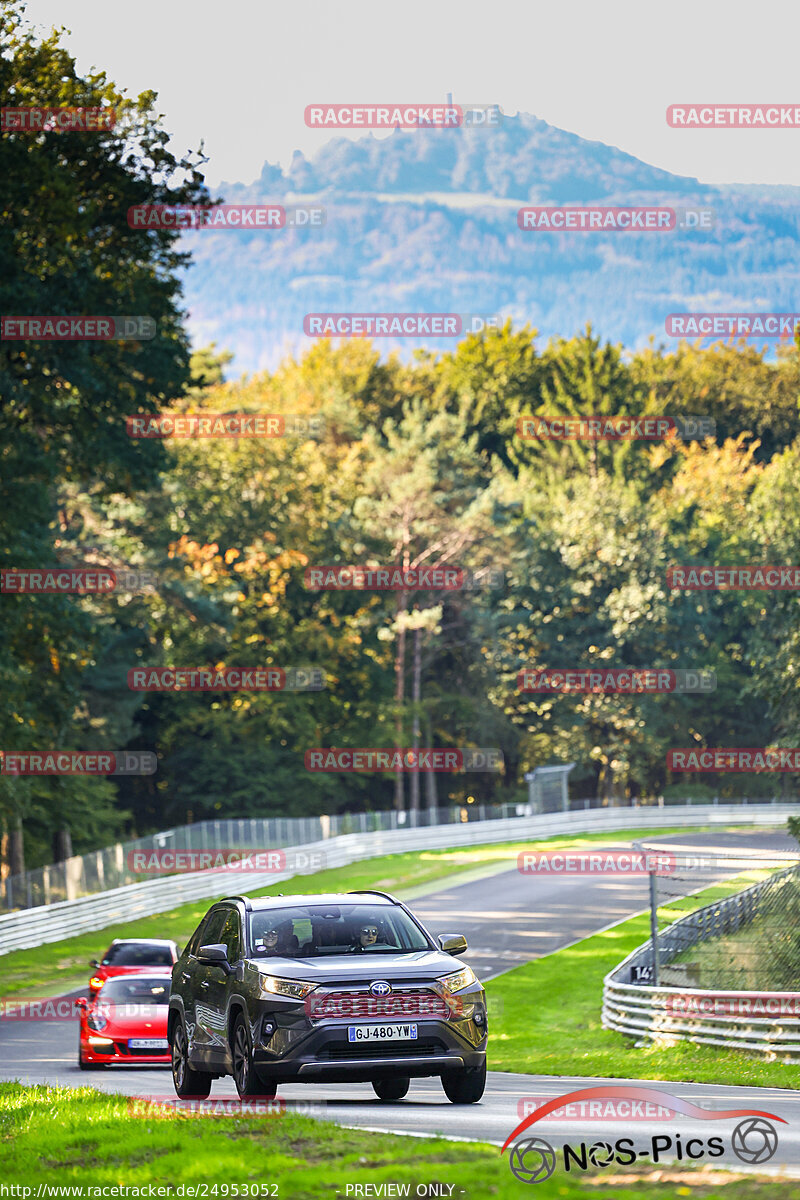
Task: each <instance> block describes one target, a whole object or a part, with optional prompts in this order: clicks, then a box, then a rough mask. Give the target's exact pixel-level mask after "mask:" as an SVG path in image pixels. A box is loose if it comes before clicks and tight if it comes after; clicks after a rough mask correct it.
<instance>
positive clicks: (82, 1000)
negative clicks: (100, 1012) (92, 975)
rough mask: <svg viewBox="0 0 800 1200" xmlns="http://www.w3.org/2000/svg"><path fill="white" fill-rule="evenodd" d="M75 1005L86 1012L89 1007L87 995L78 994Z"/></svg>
mask: <svg viewBox="0 0 800 1200" xmlns="http://www.w3.org/2000/svg"><path fill="white" fill-rule="evenodd" d="M75 1007H76V1008H80V1009H82V1010H83V1012H86V1009H87V1008H88V1007H89V1001H88V1000H87V999H86V997H85V996H78V998H77V1000H76V1001H75Z"/></svg>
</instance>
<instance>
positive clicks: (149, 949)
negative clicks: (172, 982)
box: [100, 942, 173, 967]
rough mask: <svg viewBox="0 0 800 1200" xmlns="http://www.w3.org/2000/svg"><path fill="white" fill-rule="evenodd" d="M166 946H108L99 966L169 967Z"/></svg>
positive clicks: (139, 944) (170, 961)
mask: <svg viewBox="0 0 800 1200" xmlns="http://www.w3.org/2000/svg"><path fill="white" fill-rule="evenodd" d="M172 961H173V960H172V954H171V952H170V949H169V947H168V946H148V945H147V944H144V943H142V942H121V943H120V944H119V945H118V946H110V947H109V949H108V953H107V954H106V956H105V958H104V959H103V961H102V963H101V964H100V965H101V966H103V967H171V966H172Z"/></svg>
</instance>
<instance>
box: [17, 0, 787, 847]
mask: <svg viewBox="0 0 800 1200" xmlns="http://www.w3.org/2000/svg"><path fill="white" fill-rule="evenodd" d="M0 14H2V16H0V35H2V43H3V48H4V49H3V54H2V56H0V102H1V103H2V104H4V105H5V104H9V103H15V104H25V103H28V104H31V103H40V104H41V103H49V104H60V105H85V106H99V105H101V104H102V105H111V106H113V107H114V108H116V110H117V112H118V113H119V114H120V115H121V117H122V118H124V119H122V120H120V121H118V125H117V126H116V127H115V129H114V130H110V131H107V132H103V133H98V134H95V135H93V136H92V137H91V138H88V137H80V136H78V135H75V134H66V135H62V134H57V135H54V136H49V137H48V136H45V137H39V138H31V137H30V135H24V134H21V135H8V134H6V135H4V137H3V140H2V144H1V147H0V154H1V155H2V159H3V164H2V167H3V169H2V170H0V199H1V200H2V203H0V226H1V227H2V232H3V235H4V236H3V238H2V239H0V293H1V296H0V310H2V312H3V313H9V314H12V313H13V314H45V313H47V314H54V313H75V312H80V313H98V314H105V313H112V314H115V313H120V314H122V313H124V314H128V313H135V314H147V315H149V316H150V317H152V318H154V319H155V321H156V325H157V330H158V332H157V336H156V337H155V338H153V339H152V340H150V341H142V342H108V343H96V344H93V343H89V342H4V343H2V344H0V397H1V402H0V476H1V481H0V567H2V568H25V567H36V566H52V565H54V564H56V563H59V564H65V565H71V566H80V565H83V564H90V563H92V564H97V565H99V564H103V565H106V566H110V567H112V568H113V567H114V566H117V567H121V566H125V567H134V568H147V569H148V570H151V571H153V572H154V573H155V577H156V580H157V586H156V588H155V590H153V591H151V592H142V593H130V594H126V593H120V594H116V593H115V594H112V595H108V596H76V595H40V596H25V595H22V596H20V595H9V594H5V595H2V596H0V677H1V678H2V695H1V698H0V750H5V751H10V750H32V749H51V748H63V749H73V750H83V749H87V750H88V749H101V748H108V749H118V750H119V749H124V748H131V749H147V750H155V751H156V752H157V754H158V763H159V765H158V771H157V773H156V774H155V775H153V776H140V777H131V778H129V779H121V780H111V779H105V778H92V777H82V776H74V777H47V778H45V777H18V778H12V777H10V776H8V775H4V774H0V824H1V825H2V857H3V860H4V862H5V863H6V865H7V866H9V865H10V867H11V869H13V870H16V869H20V867H21V865H22V863H23V855H24V862H25V865H27V866H32V865H37V864H38V863H40V862H46V861H50V860H52V858H53V856H54V854H55V855H58V854H59V852H60V849H61V850H63V847H64V845H65V844H67V842H66V835H67V831H68V832H69V835H70V838H71V844H72V847H73V848H74V850H75V851H76V852H79V851H81V850H86V849H90V848H94V847H97V846H101V845H105V844H108V843H109V842H111V841H113V840H114V839H115V838H116V837H118V836H123V835H132V834H137V833H143V832H146V831H149V830H153V829H157V828H163V827H166V826H168V825H171V824H176V823H184V822H186V821H192V820H195V821H196V820H202V819H205V818H207V817H215V816H216V817H220V816H242V817H246V816H256V815H258V816H269V815H297V816H299V815H303V814H307V813H319V812H334V811H342V810H351V811H356V810H359V809H363V808H368V809H378V808H389V807H391V806H392V804H393V803H394V804H398V805H399V804H401V803H402V804H404V805H405V806H408V805H409V803H416V802H418V803H420V804H422V805H425V804H427V803H429V802H432V801H433V800H434V799H436V800H438V802H439V803H440V804H441V803H449V802H451V801H452V802H457V801H461V800H464V799H465V798H466V796H467V795H473V796H475V797H476V798H477V799H479V800H482V801H486V802H499V801H502V800H511V799H520V798H521V797H522V795H523V792H524V785H523V783H522V779H523V774H524V772H525V771H527V770H530V769H531V768H532V767H534V766H536V765H540V764H545V763H549V762H563V761H574V762H576V763H577V767H576V769H575V770H574V772H573V774H572V777H571V789H572V790H573V793H574V794H575V795H581V796H586V797H590V796H600V797H602V798H604V799H605V800H606V801H607V802H609V803H626V802H628V801H629V799H630V798H631V797H639V798H642V799H651V798H653V797H655V796H657V795H661V794H675V795H678V794H680V795H687V796H688V795H695V796H701V795H709V794H719V795H721V796H724V795H730V794H749V795H756V794H773V793H774V794H777V793H779V792H780V793H782V794H794V792H795V789H796V786H797V779H796V777H794V776H792V777H789V776H782V777H781V776H775V775H771V776H769V775H764V776H756V775H750V776H746V777H741V776H735V775H722V776H719V777H714V776H677V775H675V776H674V775H671V774H670V773H669V772H668V771H667V769H666V765H665V760H666V754H667V751H668V750H669V749H670V748H671V747H674V746H689V745H696V746H698V747H700V746H743V747H744V746H759V745H783V746H795V745H797V744H798V736H797V730H798V718H799V717H800V609H798V599H797V595H796V593H792V592H758V591H752V592H741V591H727V592H726V591H719V592H697V591H672V590H670V588H669V587H668V584H667V574H666V572H667V568H668V567H669V566H670V565H673V564H684V563H704V564H705V563H712V564H717V563H718V564H724V565H733V564H739V563H776V564H791V565H798V564H800V497H798V488H797V481H798V475H799V468H800V413H799V411H798V400H799V398H800V342H798V344H797V345H793V346H784V347H782V348H781V349H780V351H779V352H778V355H777V357H774V358H772V359H771V360H770V359H769V358H767V357H766V354H765V352H763V351H762V350H761V349H759V348H754V347H752V346H748V345H745V344H738V345H732V344H719V345H715V346H713V347H711V348H709V349H701V348H699V347H694V346H691V345H686V344H683V345H680V346H679V347H677V348H671V349H669V351H667V350H664V349H660V348H658V347H657V346H656V345H653V346H652V347H651V348H649V349H647V350H645V351H639V352H636V353H629V352H626V351H624V350H623V348H622V347H619V346H614V345H609V344H602V343H601V341H600V340H599V339H598V338H596V337H595V336H594V334H593V333H592V331H591V329H590V328H586V329H585V330H584V331H583V332H579V331H566V332H569V333H570V334H572V335H573V336H569V337H567V338H564V339H560V340H556V341H553V342H550V343H549V344H547V345H539V344H538V343H537V337H536V333H535V330H533V329H531V328H529V327H527V326H525V327H522V328H512V327H511V325H510V324H507V325H506V326H505V327H504V328H503V329H500V330H489V331H487V332H486V333H484V334H481V335H479V336H475V337H468V338H465V339H464V340H463V341H461V342H460V343H459V344H458V345H456V346H455V347H454V348H453V349H451V350H448V351H447V352H445V353H441V354H438V355H433V354H428V353H425V352H418V353H416V354H415V356H414V357H413V358H412V359H411V360H410V361H405V360H403V359H402V358H401V357H399V356H394V357H390V358H385V357H384V358H382V357H381V356H380V355H379V354H378V353H377V352H376V351H375V350H374V349H373V347H372V346H371V345H370V343H369V342H367V341H365V340H362V339H356V340H352V341H345V342H341V343H336V344H334V343H331V342H327V341H326V342H321V343H320V344H318V345H316V346H314V347H313V348H312V349H311V350H310V351H309V352H308V353H307V354H306V355H305V356H304V357H303V358H301V359H300V360H294V359H287V360H286V361H285V362H284V363H283V364H282V365H281V366H280V368H279V369H278V370H276V371H275V372H274V373H271V374H263V375H260V376H256V377H251V378H243V379H242V380H240V381H238V382H228V383H226V382H224V379H223V371H224V370H228V371H229V372H230V370H231V368H230V364H229V363H228V361H227V357H228V356H226V355H225V354H222V353H219V352H218V351H217V350H216V348H215V347H208V348H206V349H205V350H203V351H198V352H197V353H195V354H194V355H192V354H191V352H190V347H189V343H188V338H187V335H186V332H185V327H184V325H185V315H184V314H183V313H182V311H181V293H180V285H179V283H178V272H179V268H180V267H181V265H182V261H183V256H182V254H181V251H180V249H179V246H178V241H177V237H178V235H176V234H174V233H172V232H169V231H166V230H151V231H148V232H146V233H142V232H141V231H134V230H131V229H129V228H128V226H127V223H126V216H125V214H126V212H127V209H128V207H129V206H132V205H135V204H141V203H199V202H200V203H202V202H204V201H207V200H208V195H207V192H206V190H205V188H204V184H203V179H202V174H201V169H200V168H201V165H202V164H201V161H200V157H199V156H197V155H191V156H187V157H186V158H185V159H184V160H182V161H178V160H176V159H175V158H174V157H173V155H172V154H171V153H170V152H169V151H168V149H167V146H166V142H167V136H166V134H165V132H164V130H163V128H162V127H161V124H160V122H159V119H158V117H157V113H156V109H155V100H154V97H153V96H152V95H144V96H142V97H139V99H138V100H136V101H132V100H130V99H126V98H125V97H123V96H121V95H120V94H119V93H118V92H117V91H116V89H115V88H114V86H113V85H112V84H110V83H109V82H108V81H107V80H106V79H105V77H104V76H102V75H93V76H92V77H90V78H88V79H87V78H81V77H79V75H78V74H77V73H76V68H75V64H74V62H73V61H72V59H71V58H70V56H69V55H68V54H67V53H66V51H64V50H63V48H61V47H60V45H59V44H58V39H57V38H56V37H53V38H52V39H51V40H50V41H48V42H45V43H42V42H41V41H37V40H35V39H34V38H33V36H32V35H31V33H30V32H29V31H28V29H27V27H26V26H24V25H23V24H20V18H19V16H18V12H17V6H16V5H13V4H8V3H4V4H3V5H2V6H0ZM165 410H169V411H176V410H181V411H184V412H196V411H200V410H207V411H219V412H242V411H252V412H256V411H258V412H266V413H278V414H288V415H297V414H299V415H303V416H310V415H312V414H313V415H318V416H321V417H322V418H323V433H322V435H321V436H320V437H318V438H303V437H298V438H294V437H287V438H278V439H268V440H259V439H247V440H245V439H242V440H185V441H178V440H175V441H164V442H160V441H157V440H135V439H132V438H130V437H129V436H128V435H127V432H126V424H125V417H126V416H129V415H131V414H137V413H138V414H143V413H157V412H161V411H165ZM603 413H605V414H634V415H638V414H646V413H653V414H662V413H663V414H667V415H678V414H691V415H697V414H703V415H707V416H710V417H711V418H713V420H714V421H715V422H716V436H715V437H713V438H709V439H708V440H706V441H704V442H696V441H695V442H693V441H680V440H678V439H676V438H670V439H667V440H665V441H663V442H655V443H647V442H642V441H639V442H635V441H634V442H619V443H608V442H599V443H596V442H580V441H571V442H570V441H567V442H535V441H530V440H522V439H520V438H519V437H518V436H517V432H516V427H517V418H518V417H519V416H520V415H523V414H546V415H555V414H603ZM418 562H423V563H425V565H437V564H439V563H450V564H454V565H456V566H458V567H463V568H474V569H484V568H494V572H495V575H494V579H493V582H494V583H495V586H492V587H481V588H477V589H475V590H460V591H452V592H416V593H414V592H412V593H408V594H403V593H393V592H366V591H363V592H343V591H321V592H315V591H311V590H309V589H308V588H307V587H306V586H305V584H304V570H305V568H306V567H307V566H309V565H319V564H337V563H339V564H350V563H374V564H381V565H387V564H392V563H396V564H400V565H413V564H415V563H418ZM498 573H500V574H501V576H502V579H500V578H499V577H498ZM593 664H602V665H607V666H651V665H655V666H668V667H693V668H707V669H712V670H714V671H715V672H716V675H717V680H718V685H717V689H716V691H715V692H713V693H712V694H710V695H702V694H700V695H693V694H688V695H643V696H630V695H628V696H626V695H608V696H592V695H579V696H574V695H573V696H547V695H539V694H523V693H520V691H519V690H518V687H517V674H518V672H519V671H520V669H522V668H524V667H527V666H532V665H538V666H549V667H563V666H575V665H585V666H589V665H593ZM139 665H155V666H181V667H217V668H218V667H220V666H223V665H224V666H225V667H257V666H273V665H275V666H278V667H287V666H312V667H318V668H320V669H321V670H322V671H324V672H325V676H326V679H327V687H326V688H325V689H324V690H322V691H313V692H302V691H299V692H287V693H263V692H262V693H255V692H220V693H187V692H182V693H181V692H165V693H158V694H148V693H139V692H134V691H131V690H130V689H129V688H128V685H127V673H128V671H129V669H130V668H132V667H135V666H139ZM417 691H418V693H419V699H418V700H416V699H415V693H416V692H417ZM415 727H417V728H418V730H419V733H418V738H419V744H420V745H422V746H447V745H456V746H467V745H472V746H496V747H499V748H500V749H501V750H502V752H503V756H504V762H505V771H504V773H503V774H502V775H500V776H495V775H491V774H476V775H473V776H464V775H439V776H437V777H436V778H435V788H434V790H433V791H432V790H431V789H432V786H433V785H432V782H431V779H430V778H423V779H421V780H420V781H419V787H418V788H417V789H416V790H412V785H411V780H410V779H409V778H406V779H405V780H404V781H402V782H403V786H402V788H401V789H400V793H398V790H397V786H396V780H395V779H394V777H392V776H390V775H385V776H381V775H339V774H312V773H309V772H307V771H306V770H305V769H304V766H303V755H304V752H305V750H306V749H307V748H309V747H314V746H350V747H369V746H394V745H397V744H401V745H404V746H409V745H411V744H412V737H413V736H414V729H415Z"/></svg>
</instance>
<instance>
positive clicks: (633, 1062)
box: [486, 872, 799, 1088]
mask: <svg viewBox="0 0 800 1200" xmlns="http://www.w3.org/2000/svg"><path fill="white" fill-rule="evenodd" d="M763 876H764V872H747V873H746V874H744V875H740V876H739V877H738V878H737V879H735V880H729V881H727V882H726V883H724V884H719V885H717V886H715V887H711V888H706V889H705V890H704V891H703V892H702V893H700V894H699V895H697V896H694V897H686V898H684V899H682V900H677V901H673V902H672V903H671V904H669V905H666V906H664V907H662V908H659V926H660V927H661V926H662V925H663V924H667V923H670V922H672V921H676V920H678V919H679V918H680V917H681V916H683V915H685V914H686V913H687V912H690V911H692V909H695V908H700V907H702V906H703V905H704V904H711V903H713V902H714V901H715V900H718V899H721V898H722V897H724V896H727V895H730V894H731V893H732V892H736V891H741V889H742V888H743V887H749V886H750V885H751V884H752V883H753V882H757V880H758V879H760V878H763ZM649 936H650V918H649V914H644V915H642V916H638V917H632V918H631V919H630V920H627V921H623V922H622V923H621V924H619V925H615V926H614V927H613V928H612V929H608V930H606V931H605V933H599V934H595V935H594V936H593V937H589V938H585V939H584V940H583V941H581V942H578V943H577V944H576V945H574V946H570V947H568V948H566V949H564V950H558V951H556V952H555V953H553V954H549V955H546V956H545V957H543V958H539V959H536V960H535V961H533V962H529V963H525V964H524V966H521V967H515V968H514V969H513V970H511V971H508V972H506V973H505V974H504V975H501V976H499V977H498V978H497V979H494V980H491V981H490V982H489V983H487V985H486V990H487V993H488V996H489V1000H490V1013H491V1012H492V1011H493V1012H494V1013H495V1014H496V1015H495V1018H494V1020H493V1021H492V1024H491V1030H490V1036H489V1056H490V1067H491V1069H492V1070H495V1071H522V1072H530V1073H532V1074H537V1075H601V1076H613V1077H615V1078H631V1077H632V1078H638V1079H663V1080H675V1081H681V1082H685V1083H692V1082H697V1083H722V1084H733V1085H739V1084H741V1085H743V1086H753V1085H757V1086H760V1087H785V1088H797V1087H798V1083H799V1081H798V1076H797V1065H796V1064H794V1065H793V1064H788V1063H780V1062H768V1061H766V1059H765V1058H764V1057H763V1056H759V1055H757V1054H752V1055H750V1054H747V1053H744V1052H741V1051H734V1050H725V1049H723V1048H722V1047H719V1046H700V1045H696V1044H694V1043H692V1042H678V1043H677V1044H676V1045H674V1046H652V1045H650V1046H641V1047H639V1048H635V1047H634V1046H633V1044H632V1043H631V1042H630V1041H629V1040H628V1039H627V1038H625V1037H623V1036H622V1034H619V1033H615V1032H614V1031H613V1030H609V1029H604V1028H603V1027H602V1025H601V1023H600V1012H601V1006H602V998H603V978H604V976H605V975H607V974H608V972H609V971H611V970H613V969H614V967H616V966H618V964H619V963H620V962H621V961H622V960H623V958H625V957H626V956H627V955H628V954H630V953H631V951H633V950H635V949H636V947H637V946H640V945H641V944H642V943H643V942H646V941H647V940H648V938H649Z"/></svg>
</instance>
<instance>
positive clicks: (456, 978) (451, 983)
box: [439, 967, 475, 992]
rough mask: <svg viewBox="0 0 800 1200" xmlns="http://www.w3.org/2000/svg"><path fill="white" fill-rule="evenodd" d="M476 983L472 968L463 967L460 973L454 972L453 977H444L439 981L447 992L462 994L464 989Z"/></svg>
mask: <svg viewBox="0 0 800 1200" xmlns="http://www.w3.org/2000/svg"><path fill="white" fill-rule="evenodd" d="M474 982H475V972H474V971H473V969H472V967H462V968H461V969H460V970H459V971H453V973H452V975H443V976H442V977H441V979H439V983H440V984H441V985H442V987H443V988H444V990H445V991H446V992H460V991H461V989H462V988H465V987H468V986H469V984H471V983H474Z"/></svg>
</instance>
